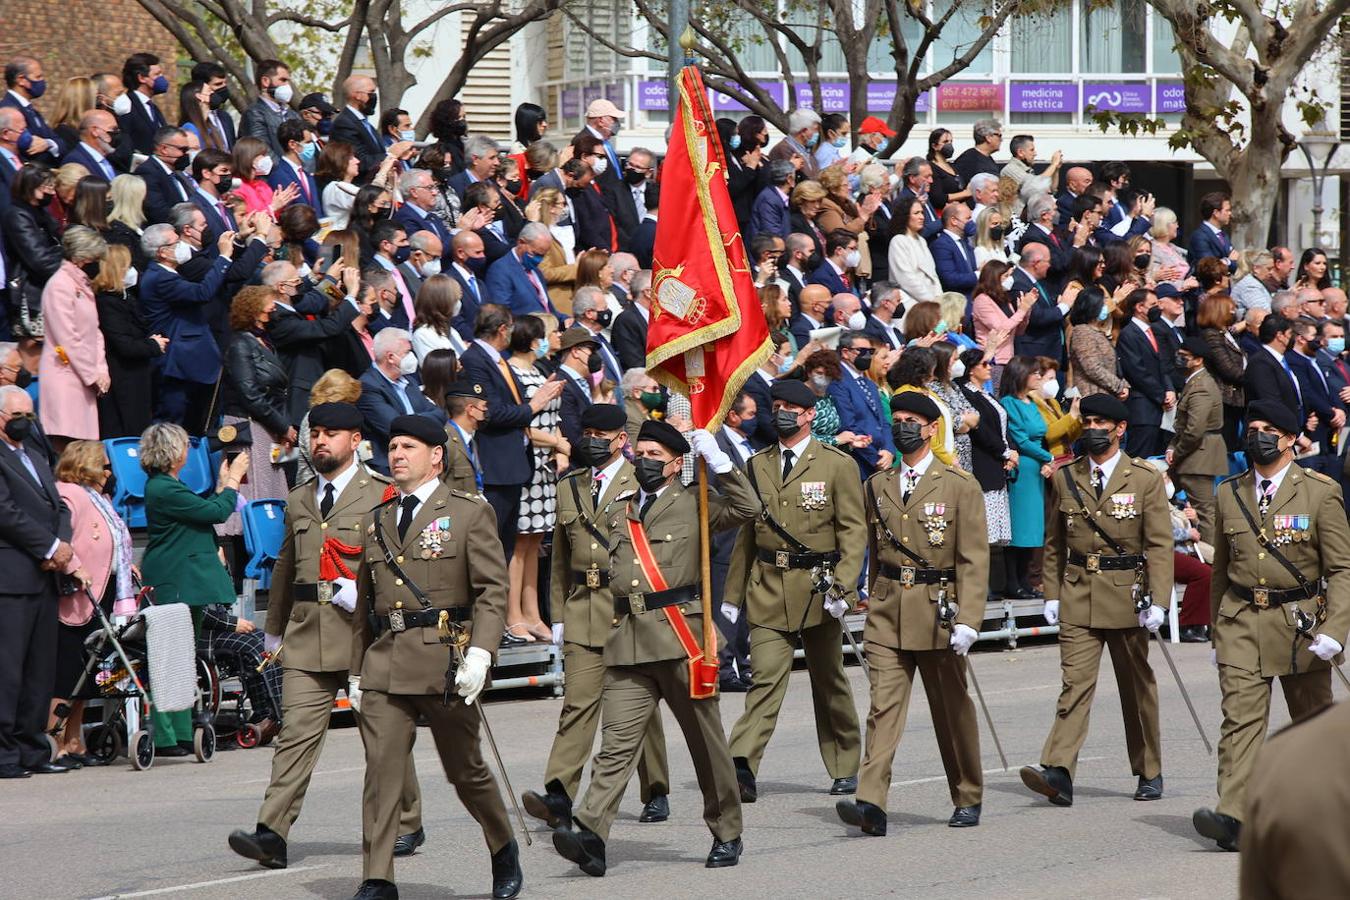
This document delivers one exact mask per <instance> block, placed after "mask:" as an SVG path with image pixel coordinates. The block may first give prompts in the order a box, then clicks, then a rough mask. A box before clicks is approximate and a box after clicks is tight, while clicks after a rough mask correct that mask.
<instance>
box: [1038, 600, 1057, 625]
mask: <svg viewBox="0 0 1350 900" xmlns="http://www.w3.org/2000/svg"><path fill="white" fill-rule="evenodd" d="M1041 615H1043V616H1045V621H1047V622H1049V623H1050V624H1051V625H1058V624H1059V601H1058V600H1047V601H1045V609H1043V610H1041Z"/></svg>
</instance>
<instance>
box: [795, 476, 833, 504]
mask: <svg viewBox="0 0 1350 900" xmlns="http://www.w3.org/2000/svg"><path fill="white" fill-rule="evenodd" d="M826 500H827V497H826V495H825V482H823V481H803V482H802V499H801V507H802V509H824V508H825V502H826Z"/></svg>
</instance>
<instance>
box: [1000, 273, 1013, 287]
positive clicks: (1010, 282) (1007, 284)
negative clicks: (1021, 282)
mask: <svg viewBox="0 0 1350 900" xmlns="http://www.w3.org/2000/svg"><path fill="white" fill-rule="evenodd" d="M1000 284H1002V285H1003V289H1004V290H1005V291H1011V290H1012V286H1013V280H1012V276H1011V275H1005V276H1004V277H1003V281H1001V282H1000Z"/></svg>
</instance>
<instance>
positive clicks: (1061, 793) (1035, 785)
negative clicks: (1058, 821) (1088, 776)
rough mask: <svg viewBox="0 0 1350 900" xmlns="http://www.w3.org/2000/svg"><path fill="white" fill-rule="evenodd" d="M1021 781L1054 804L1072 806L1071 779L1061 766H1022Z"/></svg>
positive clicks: (1066, 770)
mask: <svg viewBox="0 0 1350 900" xmlns="http://www.w3.org/2000/svg"><path fill="white" fill-rule="evenodd" d="M1021 775H1022V783H1023V784H1025V785H1026V786H1027V787H1029V788H1031V789H1032V790H1033V791H1035V792H1036V793H1038V794H1041V795H1042V796H1044V797H1047V798H1048V799H1049V800H1050V802H1051V803H1053V804H1055V806H1073V779H1072V778H1070V777H1069V770H1068V769H1065V768H1063V767H1061V766H1023V767H1022V772H1021Z"/></svg>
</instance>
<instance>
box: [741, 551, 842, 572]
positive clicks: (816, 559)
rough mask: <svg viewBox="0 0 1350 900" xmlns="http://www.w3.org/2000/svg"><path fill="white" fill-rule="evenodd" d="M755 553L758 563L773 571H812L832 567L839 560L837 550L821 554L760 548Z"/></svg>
mask: <svg viewBox="0 0 1350 900" xmlns="http://www.w3.org/2000/svg"><path fill="white" fill-rule="evenodd" d="M755 553H756V555H757V556H758V557H759V561H760V562H762V563H767V564H768V565H771V566H773V567H774V568H775V569H814V568H815V567H816V566H824V565H830V566H832V565H834V564H835V563H837V562H839V559H840V553H839V551H838V550H830V551H828V552H822V553H791V552H789V551H787V550H765V549H763V548H760V549H758V550H756V551H755Z"/></svg>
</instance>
